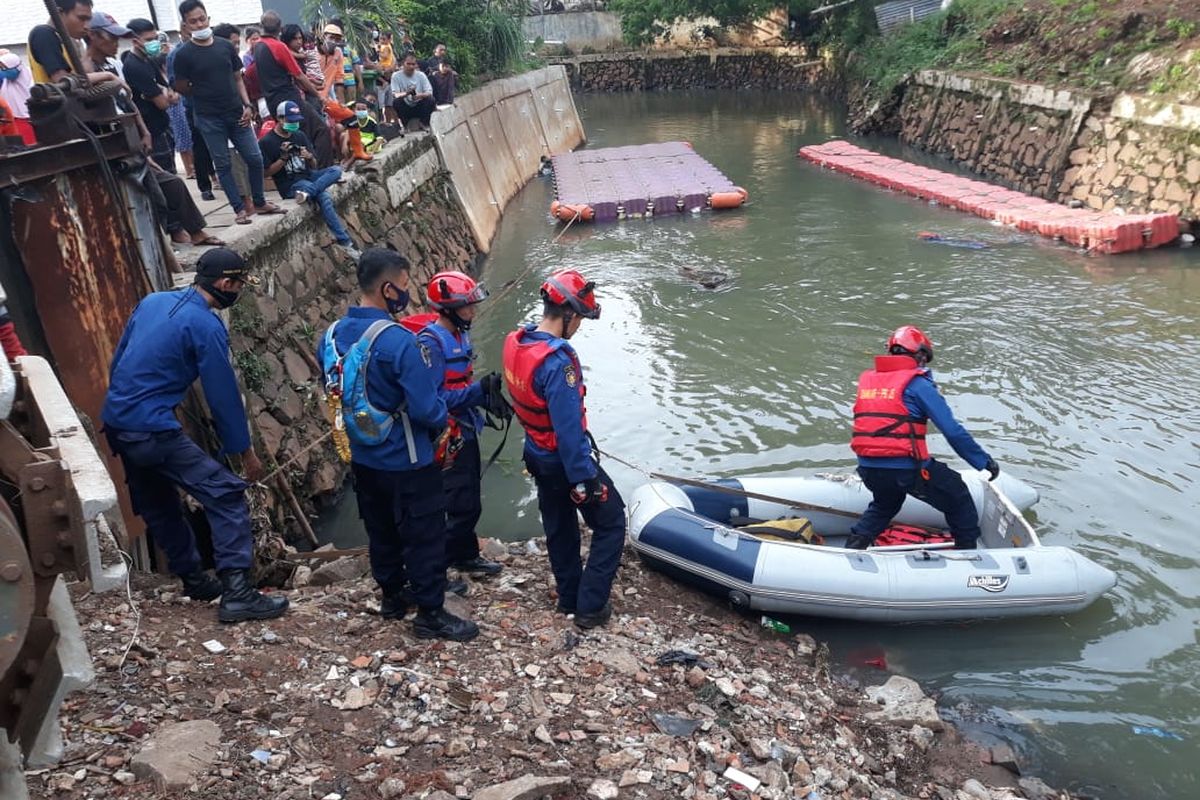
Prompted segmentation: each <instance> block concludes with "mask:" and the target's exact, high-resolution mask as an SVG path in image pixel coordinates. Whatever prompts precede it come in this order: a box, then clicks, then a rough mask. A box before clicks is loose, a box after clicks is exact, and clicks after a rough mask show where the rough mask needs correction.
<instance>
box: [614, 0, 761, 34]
mask: <svg viewBox="0 0 1200 800" xmlns="http://www.w3.org/2000/svg"><path fill="white" fill-rule="evenodd" d="M781 5H783V3H780V2H779V0H610V2H609V4H608V7H609V9H610V10H611V11H613V12H615V13H616V14H617V15H618V16H619V17H620V18H621V32H622V33H623V34H624V35H625V40H626V41H628V42H629V43H630V44H635V45H636V44H646V43H647V42H651V41H654V40H655V39H658V38H660V37H661V36H663V35H664V34H665V33H666V32H667V30H668V29H669V28H670V26H671V25H673V24H674V23H676V22H678V21H680V20H686V19H698V18H700V17H712V18H714V19H716V21H717V24H718V25H721V26H728V25H741V24H742V23H745V22H751V21H752V20H755V19H758V18H760V17H762V16H764V15H766V14H767V13H768V12H769V11H771V10H772V9H775V8H778V7H779V6H781Z"/></svg>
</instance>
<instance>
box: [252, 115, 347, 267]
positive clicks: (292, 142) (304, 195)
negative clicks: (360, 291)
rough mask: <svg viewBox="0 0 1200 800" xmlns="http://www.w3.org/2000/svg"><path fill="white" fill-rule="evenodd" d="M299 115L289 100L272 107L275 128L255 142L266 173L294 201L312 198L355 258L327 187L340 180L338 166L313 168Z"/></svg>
mask: <svg viewBox="0 0 1200 800" xmlns="http://www.w3.org/2000/svg"><path fill="white" fill-rule="evenodd" d="M303 118H304V115H303V114H302V113H301V111H300V106H299V105H297V104H296V103H294V102H292V101H291V100H285V101H284V102H282V103H280V104H279V107H278V108H277V109H275V122H276V125H275V128H274V129H273V130H272V131H271V132H270V133H268V134H267V135H266V136H264V137H263V138H262V139H261V140H259V143H258V146H259V147H260V148H261V149H262V154H263V161H265V162H266V174H267V175H268V176H270V177H272V178H274V179H275V188H276V189H278V190H279V194H280V196H281V197H288V198H294V199H295V200H296V202H297V203H306V202H308V201H309V200H313V201H315V202H316V203H317V205H318V206H319V207H320V209H321V216H323V217H324V218H325V224H326V225H328V226H329V231H330V233H332V234H333V238H334V239H335V240H336V241H337V243H338V245H339V246H340V247H341V248H342V249H343V250H344V251H345V252H346V255H348V256H350V257H351V258H353V259H357V258H358V257H359V256H360V255H361V253H359V251H358V249H357V248H356V247H355V246H354V240H353V239H351V238H350V234H349V233H348V232H347V231H346V226H345V225H343V224H342V220H341V218H340V217H338V213H337V208H336V207H335V206H334V204H333V198H332V197H330V196H329V191H328V189H329V187H331V186H333V185H334V184H335V183H337V182H338V181H339V180H341V177H342V168H341V167H338V166H333V167H326V168H325V169H317V158H316V156H315V155H313V146H312V142H310V141H309V140H308V137H307V136H305V135H304V134H303V133H301V131H300V121H301V120H302V119H303Z"/></svg>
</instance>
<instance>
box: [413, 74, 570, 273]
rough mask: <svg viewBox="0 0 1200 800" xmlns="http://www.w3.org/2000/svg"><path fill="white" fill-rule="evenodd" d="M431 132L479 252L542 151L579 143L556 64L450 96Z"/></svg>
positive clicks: (532, 172)
mask: <svg viewBox="0 0 1200 800" xmlns="http://www.w3.org/2000/svg"><path fill="white" fill-rule="evenodd" d="M433 133H434V137H435V138H436V139H437V145H438V151H439V152H440V154H441V157H442V162H443V163H444V164H445V165H446V169H448V170H449V172H450V176H451V178H452V182H453V185H454V189H455V191H456V192H457V193H458V197H459V200H460V202H461V203H462V207H463V209H464V210H465V211H466V215H467V219H468V220H470V223H471V230H472V231H473V232H474V234H475V242H476V245H477V246H478V248H479V249H480V250H481V251H484V252H486V251H487V250H488V247H489V245H490V244H491V241H492V236H494V235H495V233H496V226H497V225H499V224H500V214H501V212H503V211H504V206H505V205H507V203H508V201H509V200H511V199H512V197H513V195H515V194H516V193H517V192H518V191H519V190H520V189H521V187H522V186H524V185H525V182H526V181H527V180H529V179H530V178H531V177H533V176H534V175H535V174H536V173H537V170H538V166H539V165H540V163H541V158H542V156H552V155H557V154H559V153H566V152H569V151H571V150H573V149H575V148H576V147H578V146H579V145H581V144H583V142H584V141H586V136H585V135H584V132H583V123H581V122H580V121H579V112H578V111H577V110H576V109H575V100H574V98H573V97H572V96H571V87H570V86H569V85H568V83H567V72H566V70H565V69H564V68H563V67H561V66H552V67H546V68H544V69H540V70H537V71H536V72H529V73H526V74H524V75H518V76H517V77H515V78H505V79H503V80H498V81H493V82H491V83H489V84H487V85H486V86H483V87H481V88H479V89H476V90H475V91H473V92H471V93H470V94H467V95H464V96H462V97H460V98H458V101H457V103H456V104H455V105H454V106H453V107H451V108H448V109H445V110H442V111H439V112H437V113H436V114H434V115H433Z"/></svg>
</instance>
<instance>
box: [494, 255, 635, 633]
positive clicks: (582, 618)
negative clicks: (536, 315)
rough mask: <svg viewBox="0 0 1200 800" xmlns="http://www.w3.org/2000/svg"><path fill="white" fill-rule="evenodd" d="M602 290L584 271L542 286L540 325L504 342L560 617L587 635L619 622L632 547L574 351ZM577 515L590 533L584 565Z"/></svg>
mask: <svg viewBox="0 0 1200 800" xmlns="http://www.w3.org/2000/svg"><path fill="white" fill-rule="evenodd" d="M595 289H596V285H595V284H594V283H592V282H591V281H589V280H587V279H586V278H584V277H583V276H582V275H580V274H579V272H577V271H576V270H573V269H565V270H561V271H559V272H556V273H554V274H553V275H551V276H550V277H549V278H547V279H546V282H545V283H543V284H542V290H541V295H542V319H541V322H539V323H538V324H536V325H532V324H531V325H524V326H522V327H520V328H517V330H515V331H513V332H512V333H510V334H509V335H508V337H507V338H506V339H505V340H504V351H503V352H504V355H503V362H504V384H505V386H506V387H507V389H508V394H509V396H510V397H511V398H512V401H513V402H512V406H513V411H514V412H515V413H516V416H517V420H518V421H519V422H520V423H521V426H522V427H524V428H525V452H524V460H525V468H526V469H527V470H528V471H529V474H530V475H531V476H533V480H534V482H535V483H536V484H537V494H538V509H539V510H540V511H541V514H542V528H543V529H544V530H545V532H546V552H547V555H549V557H550V570H551V572H553V573H554V582H555V585H556V587H557V590H558V611H559V612H560V613H563V614H574V615H575V624H576V625H577V626H578V627H580V628H585V629H587V628H594V627H597V626H599V625H604V624H605V623H607V622H608V620H609V619H610V618H611V617H612V605H611V604H610V602H609V594H610V593H611V592H612V583H613V578H614V577H615V576H616V574H617V567H618V566H619V565H620V562H621V550H622V548H623V547H624V546H625V503H624V502H623V501H622V500H621V496H620V495H619V494H618V493H617V490H616V487H614V486H613V483H612V480H611V479H610V478H609V477H608V474H607V473H605V471H604V468H603V467H601V466H600V456H599V453H598V451H597V449H596V445H595V442H594V440H593V439H592V435H591V433H589V432H588V423H587V409H586V408H585V407H584V396H585V395H586V394H587V390H586V389H585V388H584V382H583V365H582V364H581V363H580V361H579V356H578V355H576V354H575V349H574V348H573V347H572V346H571V344H570V342H569V341H568V340H569V339H570V338H571V337H572V336H574V335H575V333H576V332H578V330H579V326H580V325H581V324H582V323H583V320H584V319H600V304H599V303H598V302H596V294H595ZM579 514H582V515H583V518H584V520H585V521H586V522H587V524H588V527H590V528H591V529H592V544H591V548H590V550H589V552H588V558H587V564H586V565H584V564H583V562H582V559H581V558H580V554H579V547H580V536H579Z"/></svg>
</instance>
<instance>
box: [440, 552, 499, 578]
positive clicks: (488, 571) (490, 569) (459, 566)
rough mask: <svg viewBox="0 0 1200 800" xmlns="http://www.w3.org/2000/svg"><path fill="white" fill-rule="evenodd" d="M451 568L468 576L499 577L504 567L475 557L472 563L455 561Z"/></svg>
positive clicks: (486, 559)
mask: <svg viewBox="0 0 1200 800" xmlns="http://www.w3.org/2000/svg"><path fill="white" fill-rule="evenodd" d="M450 566H452V567H454V568H455V569H456V570H458V571H459V572H465V573H467V574H468V575H499V574H500V570H502V569H504V567H503V566H501V565H500V564H498V563H497V562H495V561H492V560H491V559H488V558H484V557H483V556H475V557H474V558H472V559H471V560H470V561H455V562H454V563H453V564H451V565H450Z"/></svg>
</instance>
